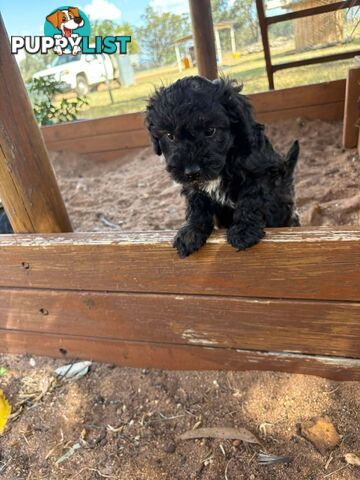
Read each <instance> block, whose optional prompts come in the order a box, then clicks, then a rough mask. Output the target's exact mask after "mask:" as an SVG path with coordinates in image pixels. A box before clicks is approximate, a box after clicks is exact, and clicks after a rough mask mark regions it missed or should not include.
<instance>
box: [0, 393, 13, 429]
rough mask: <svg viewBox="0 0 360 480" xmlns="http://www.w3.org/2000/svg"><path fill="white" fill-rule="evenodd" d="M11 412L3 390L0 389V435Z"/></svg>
mask: <svg viewBox="0 0 360 480" xmlns="http://www.w3.org/2000/svg"><path fill="white" fill-rule="evenodd" d="M10 413H11V407H10V404H9V402H8V401H7V400H6V398H5V395H4V392H3V391H2V390H1V389H0V435H1V434H2V433H3V431H4V428H5V426H6V424H7V421H8V420H9V417H10Z"/></svg>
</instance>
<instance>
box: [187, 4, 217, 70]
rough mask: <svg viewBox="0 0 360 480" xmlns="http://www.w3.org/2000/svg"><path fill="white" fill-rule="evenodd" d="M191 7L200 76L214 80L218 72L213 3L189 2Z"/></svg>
mask: <svg viewBox="0 0 360 480" xmlns="http://www.w3.org/2000/svg"><path fill="white" fill-rule="evenodd" d="M189 7H190V14H191V26H192V31H193V38H194V43H195V52H196V61H197V68H198V72H199V75H202V76H203V77H206V78H208V79H209V80H214V79H215V78H217V76H218V70H217V62H216V48H215V36H214V25H213V19H212V13H211V2H210V0H189Z"/></svg>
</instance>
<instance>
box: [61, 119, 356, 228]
mask: <svg viewBox="0 0 360 480" xmlns="http://www.w3.org/2000/svg"><path fill="white" fill-rule="evenodd" d="M267 133H268V135H269V137H270V139H271V140H272V141H273V143H274V145H275V146H276V148H277V149H278V150H279V151H280V152H282V153H286V152H287V150H288V149H289V147H290V145H291V143H292V142H293V140H294V139H296V138H297V139H299V141H300V146H301V153H300V158H299V162H298V167H297V170H296V200H297V205H298V209H299V212H300V217H301V222H302V224H303V225H315V226H319V225H359V223H360V192H359V183H360V161H359V158H358V156H357V155H356V152H355V150H344V149H343V148H342V147H341V124H340V123H338V122H336V123H330V122H322V121H320V120H319V121H317V120H316V121H302V120H300V119H298V120H289V121H286V122H281V123H278V124H274V125H271V126H269V127H268V128H267ZM130 159H131V160H132V161H130V162H129V163H127V164H125V165H123V166H122V167H119V162H117V161H114V162H104V163H93V164H89V161H88V160H86V159H79V157H78V156H71V155H67V156H66V157H65V158H64V156H63V155H54V159H53V160H54V166H55V169H56V172H57V174H58V177H59V182H60V187H61V190H62V192H63V195H64V198H65V201H66V204H67V207H68V210H69V213H70V216H71V218H72V221H73V223H74V228H75V229H76V230H80V231H104V229H105V230H114V227H115V228H116V227H117V228H118V229H120V230H127V231H135V230H146V229H147V230H149V229H150V230H165V229H169V228H177V227H179V226H180V225H181V224H182V222H183V220H184V202H183V199H182V197H181V196H180V195H179V192H180V187H179V186H177V185H175V184H173V183H172V181H171V180H170V179H169V177H168V175H167V173H166V171H165V169H164V164H163V160H162V159H161V158H160V157H158V156H157V155H155V154H153V153H152V151H151V149H150V148H148V149H145V150H143V151H142V152H141V153H140V154H138V155H136V156H135V158H131V157H129V160H130ZM104 218H105V223H104ZM106 220H108V221H110V222H111V223H113V224H114V225H113V226H108V225H107V224H106Z"/></svg>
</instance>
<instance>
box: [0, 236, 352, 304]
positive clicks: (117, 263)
mask: <svg viewBox="0 0 360 480" xmlns="http://www.w3.org/2000/svg"><path fill="white" fill-rule="evenodd" d="M173 236H174V232H149V233H146V232H144V233H132V234H118V233H107V234H105V233H90V234H82V233H73V234H63V235H61V236H60V235H45V236H40V235H20V236H19V235H13V236H7V235H2V236H1V237H0V264H1V273H2V274H1V276H0V286H3V287H25V288H52V289H70V290H97V291H117V292H149V293H174V294H200V295H202V294H207V295H217V296H222V295H225V296H246V297H268V298H283V299H286V298H293V299H295V298H297V299H308V300H313V299H317V300H339V301H359V297H360V289H359V285H360V229H359V228H356V227H354V228H351V227H348V228H338V229H333V228H292V229H269V230H268V231H267V236H266V238H265V239H264V240H263V241H262V242H261V243H260V244H258V245H256V246H255V247H252V248H251V249H248V250H245V251H242V252H237V251H236V250H234V249H233V248H232V247H230V246H229V245H228V244H227V243H226V241H225V238H224V234H223V232H218V233H216V234H214V235H213V236H212V237H211V238H210V239H209V241H208V243H207V245H206V246H205V247H203V248H202V249H201V250H200V251H199V252H197V253H196V254H194V255H192V256H191V257H189V258H187V259H184V260H181V259H179V258H178V256H177V254H176V252H175V250H174V249H173V248H172V246H171V242H172V238H173Z"/></svg>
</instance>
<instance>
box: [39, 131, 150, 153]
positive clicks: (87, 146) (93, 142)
mask: <svg viewBox="0 0 360 480" xmlns="http://www.w3.org/2000/svg"><path fill="white" fill-rule="evenodd" d="M149 144H150V141H149V135H148V133H147V131H146V130H145V128H143V129H142V130H134V131H131V132H123V133H109V134H107V135H97V136H91V137H81V138H78V139H70V140H65V139H63V140H61V141H59V142H51V143H48V148H49V150H53V151H70V152H78V153H84V154H86V153H95V152H107V151H111V150H116V149H119V150H124V149H130V148H140V147H146V146H148V145H149Z"/></svg>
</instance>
